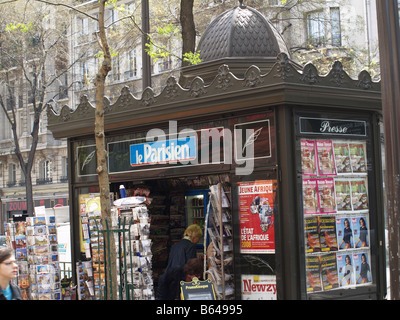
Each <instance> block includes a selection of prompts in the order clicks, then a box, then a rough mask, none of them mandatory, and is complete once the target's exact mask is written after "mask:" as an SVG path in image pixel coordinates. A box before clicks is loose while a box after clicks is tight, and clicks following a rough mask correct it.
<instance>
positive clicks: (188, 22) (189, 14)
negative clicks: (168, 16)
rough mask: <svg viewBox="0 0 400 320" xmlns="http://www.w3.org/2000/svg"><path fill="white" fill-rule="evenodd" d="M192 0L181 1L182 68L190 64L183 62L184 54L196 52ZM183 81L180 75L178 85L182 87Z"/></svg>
mask: <svg viewBox="0 0 400 320" xmlns="http://www.w3.org/2000/svg"><path fill="white" fill-rule="evenodd" d="M193 3H194V0H181V11H180V22H181V27H182V67H186V66H188V65H189V64H190V63H189V62H188V61H185V60H184V55H185V53H189V52H195V50H196V27H195V24H194V17H193ZM184 82H185V79H184V77H183V75H182V73H181V75H180V79H179V83H180V84H181V85H184V84H185V83H184Z"/></svg>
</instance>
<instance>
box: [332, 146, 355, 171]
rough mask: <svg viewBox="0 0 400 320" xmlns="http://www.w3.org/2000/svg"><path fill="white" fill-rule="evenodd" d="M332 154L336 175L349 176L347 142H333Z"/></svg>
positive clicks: (349, 164)
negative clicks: (333, 155)
mask: <svg viewBox="0 0 400 320" xmlns="http://www.w3.org/2000/svg"><path fill="white" fill-rule="evenodd" d="M333 152H334V154H335V164H336V171H337V174H351V173H352V171H351V161H350V149H349V145H348V143H347V142H340V141H334V142H333Z"/></svg>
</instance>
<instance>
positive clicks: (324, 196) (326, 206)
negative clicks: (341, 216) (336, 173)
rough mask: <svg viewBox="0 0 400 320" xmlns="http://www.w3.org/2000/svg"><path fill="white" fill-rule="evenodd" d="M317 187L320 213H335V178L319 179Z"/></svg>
mask: <svg viewBox="0 0 400 320" xmlns="http://www.w3.org/2000/svg"><path fill="white" fill-rule="evenodd" d="M317 186H318V196H319V211H320V213H335V212H336V201H335V182H334V180H333V178H326V179H318V180H317Z"/></svg>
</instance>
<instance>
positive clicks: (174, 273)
mask: <svg viewBox="0 0 400 320" xmlns="http://www.w3.org/2000/svg"><path fill="white" fill-rule="evenodd" d="M181 281H185V274H184V272H183V268H170V269H169V270H168V271H167V272H165V273H164V274H163V275H162V276H161V277H160V279H159V280H158V287H157V300H179V294H180V282H181Z"/></svg>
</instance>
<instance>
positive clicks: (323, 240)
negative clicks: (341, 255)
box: [318, 216, 338, 252]
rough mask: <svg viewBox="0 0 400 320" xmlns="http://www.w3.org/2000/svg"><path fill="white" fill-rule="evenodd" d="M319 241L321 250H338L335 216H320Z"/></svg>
mask: <svg viewBox="0 0 400 320" xmlns="http://www.w3.org/2000/svg"><path fill="white" fill-rule="evenodd" d="M318 230H319V241H320V244H321V251H323V252H328V251H337V250H338V241H337V238H336V223H335V217H334V216H319V217H318Z"/></svg>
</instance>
